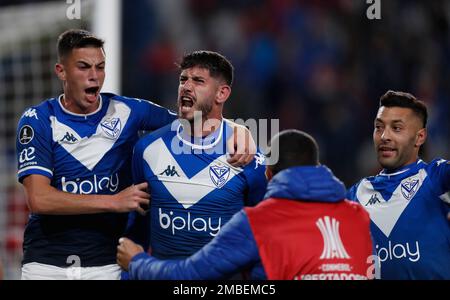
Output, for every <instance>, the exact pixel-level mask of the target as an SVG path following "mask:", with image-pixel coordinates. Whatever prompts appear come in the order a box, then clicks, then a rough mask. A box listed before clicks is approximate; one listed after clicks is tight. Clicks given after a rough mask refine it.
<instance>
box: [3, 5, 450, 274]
mask: <svg viewBox="0 0 450 300" xmlns="http://www.w3.org/2000/svg"><path fill="white" fill-rule="evenodd" d="M72 2H77V1H74V0H68V1H64V0H58V1H29V0H28V1H27V0H15V1H12V0H0V259H1V260H2V261H3V263H4V265H5V269H6V270H5V271H6V279H15V278H18V276H19V268H20V259H21V255H22V253H21V243H22V234H23V227H24V224H25V223H26V220H27V215H28V212H27V208H26V203H25V198H24V193H23V189H22V187H21V186H20V185H19V184H18V183H17V182H16V177H15V175H16V162H15V130H16V125H17V121H18V119H19V117H20V115H21V114H22V112H23V111H24V109H25V108H26V107H28V106H30V105H33V104H37V103H39V102H40V101H42V100H43V99H46V98H49V97H54V96H56V95H59V94H60V93H61V85H60V83H59V82H58V80H57V79H56V76H55V75H54V74H53V65H54V63H55V59H56V51H55V41H56V38H57V36H58V35H59V34H60V33H61V32H62V31H64V30H65V29H69V28H85V29H88V30H93V31H94V32H96V33H98V34H99V35H100V36H101V37H103V38H105V39H106V43H107V49H106V52H107V62H108V64H107V77H108V83H107V84H106V86H105V87H104V89H103V91H116V92H120V93H121V94H123V95H126V96H134V97H141V98H145V99H150V100H152V101H154V102H156V103H159V104H161V105H164V106H167V107H170V108H175V99H176V91H177V83H178V72H177V70H176V68H175V66H174V62H175V61H176V60H177V59H178V58H179V57H180V56H181V55H182V54H183V53H186V52H189V51H192V50H196V49H210V50H215V51H219V52H221V53H223V54H225V55H226V56H227V57H228V58H229V59H230V60H231V61H232V63H233V64H234V66H235V82H234V86H233V94H232V97H231V99H230V101H229V102H228V103H227V105H226V109H225V116H226V117H228V118H232V119H235V118H242V119H244V120H247V119H250V118H253V119H279V120H280V128H281V129H286V128H298V129H301V130H305V131H307V132H309V133H311V134H312V135H314V136H315V137H316V138H317V140H318V142H319V145H320V147H321V160H322V163H324V164H326V165H328V166H329V167H331V168H332V169H333V170H334V171H335V174H336V175H337V176H338V177H339V178H341V179H342V180H343V181H344V183H345V184H346V185H347V186H350V185H351V184H353V183H354V182H355V181H356V180H358V179H359V178H360V177H362V176H366V175H369V174H374V173H376V172H377V171H378V166H377V163H376V161H375V155H374V152H373V147H372V140H371V136H372V127H373V123H372V120H373V118H374V115H375V112H376V109H377V105H378V99H379V97H380V96H381V95H382V94H383V93H384V92H385V91H386V90H388V89H395V90H404V91H409V92H411V93H413V94H415V95H416V96H417V97H419V98H421V99H423V100H424V101H425V102H426V103H427V104H428V105H429V112H430V119H429V125H428V128H429V137H428V142H427V144H426V147H425V151H424V158H425V159H426V160H429V159H431V158H433V157H435V156H440V157H446V158H450V147H449V136H450V132H449V131H450V119H449V117H448V116H449V113H450V108H449V106H450V101H449V95H450V32H449V20H450V1H446V0H433V1H410V0H409V1H406V0H405V1H401V0H389V1H387V0H381V20H369V19H368V18H367V16H366V10H367V8H368V7H369V4H367V3H366V1H365V0H340V1H338V0H336V1H334V0H309V1H308V0H245V1H244V0H134V1H120V0H97V1H94V0H81V1H80V4H81V14H80V16H81V18H80V19H72V20H71V19H69V18H68V17H67V14H66V13H67V9H68V8H69V6H70V5H71V3H72ZM114 8H115V10H114ZM108 44H109V45H108ZM108 47H112V48H110V49H109V48H108Z"/></svg>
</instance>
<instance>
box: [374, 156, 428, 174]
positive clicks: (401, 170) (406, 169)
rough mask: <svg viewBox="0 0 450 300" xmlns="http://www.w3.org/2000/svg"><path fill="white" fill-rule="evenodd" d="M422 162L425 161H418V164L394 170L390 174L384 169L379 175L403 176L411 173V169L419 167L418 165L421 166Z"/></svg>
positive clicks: (414, 163)
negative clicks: (408, 172)
mask: <svg viewBox="0 0 450 300" xmlns="http://www.w3.org/2000/svg"><path fill="white" fill-rule="evenodd" d="M421 162H423V160H421V159H418V160H417V161H416V162H413V163H411V164H409V165H406V166H403V167H401V168H400V169H397V170H393V171H390V172H388V171H387V170H386V169H383V170H382V171H381V172H380V173H379V174H378V175H380V176H395V175H400V174H403V173H405V172H407V171H409V170H410V169H412V168H414V167H415V166H417V165H418V164H420V163H421Z"/></svg>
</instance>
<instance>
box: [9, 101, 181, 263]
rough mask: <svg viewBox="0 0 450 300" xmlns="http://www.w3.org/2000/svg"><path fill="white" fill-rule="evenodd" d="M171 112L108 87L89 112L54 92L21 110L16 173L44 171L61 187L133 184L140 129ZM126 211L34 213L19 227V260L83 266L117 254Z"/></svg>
mask: <svg viewBox="0 0 450 300" xmlns="http://www.w3.org/2000/svg"><path fill="white" fill-rule="evenodd" d="M175 118H176V116H175V115H174V114H173V113H171V112H170V111H168V110H167V109H165V108H163V107H160V106H158V105H156V104H153V103H151V102H149V101H145V100H138V99H131V98H126V97H121V96H116V95H113V94H104V93H102V94H101V96H100V106H99V108H98V109H97V110H96V111H95V112H92V113H90V114H87V115H79V114H74V113H71V112H69V111H67V110H66V109H65V108H64V107H63V106H62V104H61V96H60V97H59V98H53V99H49V100H47V101H44V102H43V103H41V104H40V105H38V106H34V107H31V108H29V109H28V110H26V111H25V113H24V114H23V115H22V118H21V119H20V121H19V126H18V128H17V142H16V146H17V160H18V179H19V181H20V182H22V181H23V179H24V177H26V176H27V175H31V174H39V175H43V176H46V177H48V178H49V179H50V180H51V185H52V186H53V187H55V188H57V189H58V190H61V191H65V192H69V193H74V194H106V195H112V194H115V193H117V192H119V191H121V190H122V189H123V188H125V187H127V186H128V185H130V184H131V163H130V162H131V155H132V149H133V146H134V144H135V143H136V141H137V140H138V131H139V130H154V129H157V128H160V127H162V126H164V125H167V124H169V123H171V122H172V121H173V120H174V119H175ZM126 219H127V214H112V213H111V214H107V213H105V214H85V215H64V216H62V215H39V214H31V215H30V218H29V222H28V224H27V226H26V229H25V234H24V259H23V263H29V262H39V263H45V264H51V265H56V266H67V264H66V260H67V258H68V257H69V256H70V255H77V256H79V258H80V262H81V266H99V265H106V264H112V263H115V261H116V246H117V238H118V237H119V236H120V235H121V234H122V233H123V231H124V229H125V225H126Z"/></svg>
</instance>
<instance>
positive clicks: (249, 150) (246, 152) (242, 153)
mask: <svg viewBox="0 0 450 300" xmlns="http://www.w3.org/2000/svg"><path fill="white" fill-rule="evenodd" d="M232 124H233V126H234V127H233V138H230V139H228V141H227V150H228V152H229V153H230V158H229V159H228V160H227V161H228V163H229V164H230V165H232V166H233V167H241V166H245V165H248V164H249V163H250V162H251V161H252V160H253V157H254V156H255V154H256V144H255V141H254V140H253V137H252V135H251V133H250V131H249V130H248V129H247V128H246V127H244V126H241V125H238V124H236V123H232Z"/></svg>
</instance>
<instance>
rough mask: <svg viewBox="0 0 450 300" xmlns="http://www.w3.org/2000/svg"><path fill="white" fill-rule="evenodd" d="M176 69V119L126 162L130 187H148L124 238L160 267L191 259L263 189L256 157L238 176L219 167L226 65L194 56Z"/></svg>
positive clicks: (225, 135) (228, 77) (206, 55)
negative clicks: (141, 211) (146, 250)
mask: <svg viewBox="0 0 450 300" xmlns="http://www.w3.org/2000/svg"><path fill="white" fill-rule="evenodd" d="M180 69H181V74H180V79H179V88H178V115H179V117H180V119H179V120H177V121H175V122H174V123H173V124H171V125H168V126H166V127H164V128H161V129H160V130H158V131H156V132H153V133H152V134H150V135H148V136H146V137H144V138H142V139H141V140H140V141H139V142H138V143H137V144H136V146H135V149H134V154H133V177H134V181H135V182H147V183H148V185H149V191H150V193H151V195H152V201H151V206H150V212H149V214H148V215H147V216H146V220H140V219H142V218H140V216H138V215H137V214H134V213H132V214H131V217H130V226H129V232H130V237H132V238H133V239H135V240H136V241H138V242H139V243H141V244H143V245H145V247H147V246H149V244H150V247H151V249H152V253H153V255H155V256H156V257H158V258H162V259H167V258H182V257H187V256H189V255H191V254H193V253H194V252H195V251H197V250H198V249H200V248H201V247H202V246H203V245H205V244H206V243H208V242H209V241H210V240H211V239H212V238H213V237H215V236H216V235H217V234H218V233H219V231H220V229H221V227H222V226H223V225H224V224H225V223H226V222H228V220H229V219H230V218H231V217H232V216H233V214H234V213H236V212H237V211H239V210H240V209H241V208H242V207H243V206H244V205H249V206H250V205H251V206H252V205H255V204H256V203H258V202H259V201H260V200H261V199H262V197H263V195H264V192H265V189H266V184H267V180H266V177H265V165H264V156H263V155H262V154H261V153H259V152H258V153H257V155H256V158H255V160H254V161H253V162H252V163H250V164H249V165H247V166H246V167H244V168H234V167H232V166H230V165H229V164H228V163H227V162H226V157H227V151H226V144H227V141H228V140H229V139H230V138H231V131H232V128H231V127H230V125H229V123H228V122H227V121H226V120H224V119H223V117H222V110H223V106H224V104H225V102H226V101H227V99H228V98H229V96H230V94H231V85H232V81H233V67H232V65H231V63H230V62H229V61H228V60H227V59H226V58H225V57H224V56H222V55H221V54H219V53H216V52H211V51H195V52H192V53H190V54H187V55H185V56H184V57H183V59H182V62H181V64H180ZM196 112H197V113H199V114H200V115H199V116H198V118H197V116H196V115H195V114H196ZM196 121H198V124H196ZM149 153H157V154H158V155H149Z"/></svg>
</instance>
